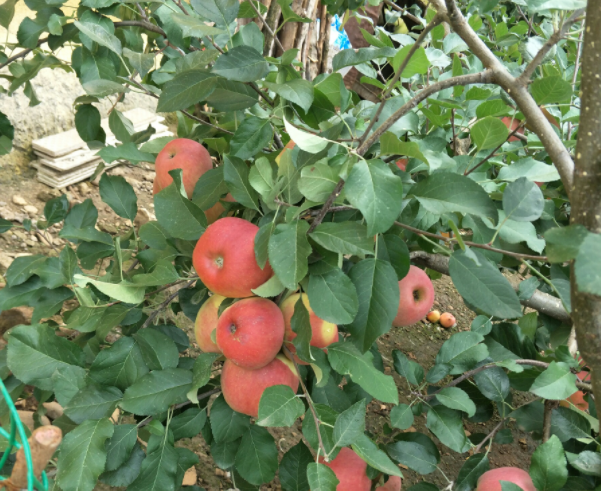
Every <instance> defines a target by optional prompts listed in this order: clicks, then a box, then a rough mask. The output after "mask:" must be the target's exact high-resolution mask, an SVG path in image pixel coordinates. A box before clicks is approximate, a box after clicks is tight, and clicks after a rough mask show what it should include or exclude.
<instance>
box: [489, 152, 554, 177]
mask: <svg viewBox="0 0 601 491" xmlns="http://www.w3.org/2000/svg"><path fill="white" fill-rule="evenodd" d="M520 177H525V178H527V179H529V180H530V181H533V182H552V181H558V180H559V179H560V177H559V172H557V169H556V168H555V166H554V165H549V164H546V163H545V162H541V161H540V160H534V159H533V158H525V159H520V160H518V161H516V162H513V163H512V164H511V165H508V166H506V167H502V168H501V169H500V170H499V175H498V176H497V179H498V180H500V181H510V182H511V181H515V180H517V179H519V178H520Z"/></svg>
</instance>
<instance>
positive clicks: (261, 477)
mask: <svg viewBox="0 0 601 491" xmlns="http://www.w3.org/2000/svg"><path fill="white" fill-rule="evenodd" d="M236 469H237V470H238V472H239V473H240V475H241V476H242V477H243V478H244V479H246V480H247V481H248V482H249V483H251V484H255V485H257V486H258V485H259V484H263V483H266V482H270V481H271V480H273V478H274V477H275V473H276V471H277V469H278V449H277V447H276V446H275V441H274V440H273V437H272V436H271V434H270V433H269V432H268V431H267V430H266V429H265V428H261V427H260V426H256V425H251V426H249V427H248V429H247V430H246V432H245V433H244V434H243V435H242V441H241V442H240V448H239V449H238V453H236Z"/></svg>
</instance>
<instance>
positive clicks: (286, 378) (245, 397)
mask: <svg viewBox="0 0 601 491" xmlns="http://www.w3.org/2000/svg"><path fill="white" fill-rule="evenodd" d="M273 385H287V386H288V387H290V388H291V389H292V390H293V392H295V393H296V391H297V390H298V375H297V373H296V368H295V367H294V365H293V364H292V362H291V361H290V360H289V359H288V358H286V357H285V356H283V355H278V356H277V357H276V358H275V359H274V360H272V361H271V362H270V363H268V364H267V365H265V366H264V367H263V368H259V369H258V370H248V369H246V368H242V367H239V366H238V365H236V364H235V363H234V362H233V361H232V360H226V361H225V363H224V364H223V370H222V371H221V390H222V391H223V397H224V398H225V401H226V402H227V403H228V404H229V406H230V407H231V408H232V409H233V410H234V411H237V412H239V413H242V414H247V415H248V416H253V417H255V418H256V417H257V416H258V415H259V402H260V401H261V396H262V395H263V392H264V391H265V389H266V388H267V387H271V386H273Z"/></svg>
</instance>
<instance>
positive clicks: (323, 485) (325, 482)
mask: <svg viewBox="0 0 601 491" xmlns="http://www.w3.org/2000/svg"><path fill="white" fill-rule="evenodd" d="M339 482H340V481H339V480H338V478H337V477H336V474H334V471H333V470H332V469H330V468H329V467H328V466H326V465H324V464H318V463H316V462H311V463H310V464H308V465H307V483H308V485H309V486H310V487H311V490H312V491H336V488H337V486H338V483H339Z"/></svg>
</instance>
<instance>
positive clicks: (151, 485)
mask: <svg viewBox="0 0 601 491" xmlns="http://www.w3.org/2000/svg"><path fill="white" fill-rule="evenodd" d="M177 461H178V453H177V451H176V450H175V448H173V445H172V444H171V443H169V441H168V440H167V438H165V437H164V436H162V435H161V436H158V435H151V436H150V439H149V440H148V447H147V449H146V458H145V459H144V461H143V462H142V469H141V471H140V475H139V476H138V478H137V479H136V480H135V481H134V482H133V483H132V484H130V485H129V486H128V488H127V489H128V490H129V491H175V490H176V483H175V476H176V473H177Z"/></svg>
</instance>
